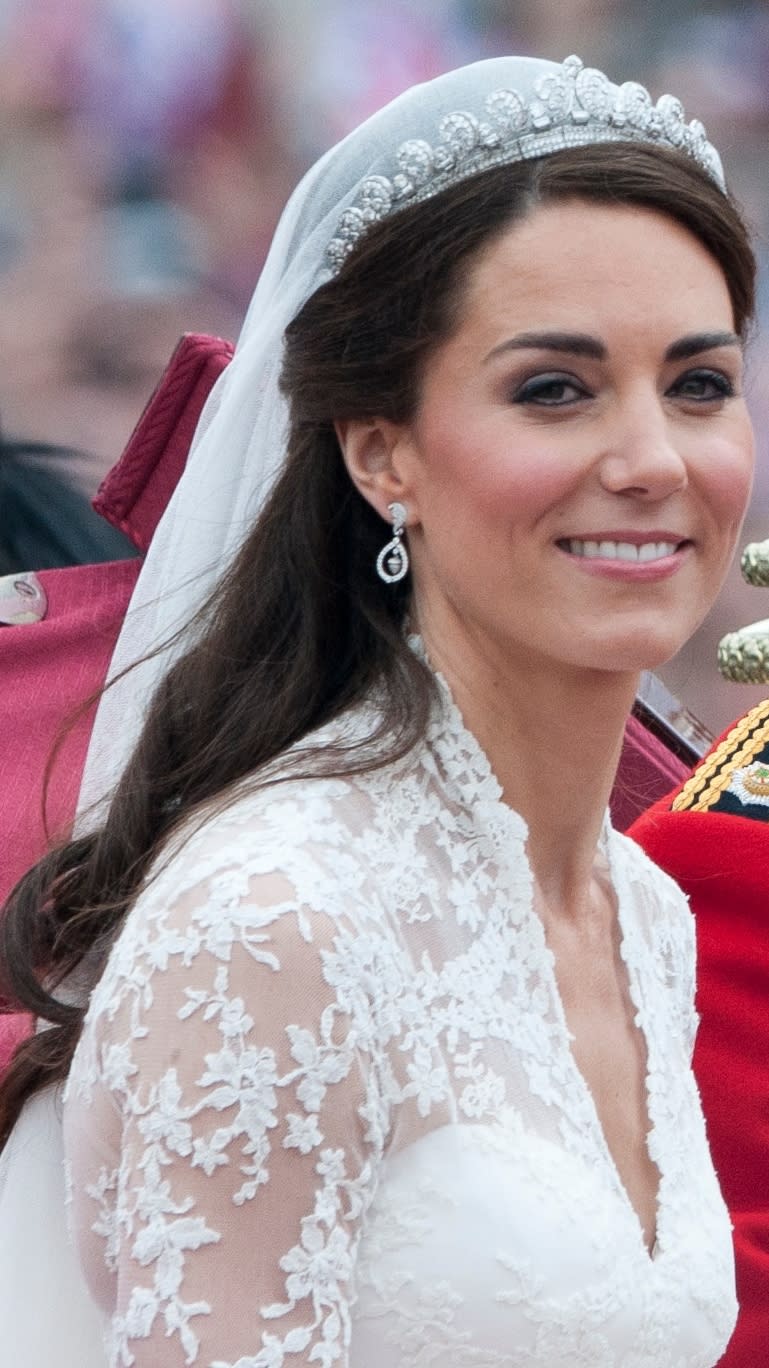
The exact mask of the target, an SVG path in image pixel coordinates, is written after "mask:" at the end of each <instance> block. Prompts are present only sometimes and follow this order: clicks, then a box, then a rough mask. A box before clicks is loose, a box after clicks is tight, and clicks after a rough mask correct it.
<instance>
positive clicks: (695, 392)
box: [670, 368, 737, 404]
mask: <svg viewBox="0 0 769 1368" xmlns="http://www.w3.org/2000/svg"><path fill="white" fill-rule="evenodd" d="M670 392H671V393H672V394H677V395H680V396H681V397H682V398H683V399H694V400H696V402H697V403H706V404H707V403H714V402H716V403H717V402H718V401H719V400H722V399H731V398H732V397H733V396H734V395H735V394H736V392H737V391H736V389H735V385H734V382H733V381H732V380H731V379H730V378H729V376H728V375H725V374H724V372H723V371H717V370H710V369H709V368H700V369H699V370H692V371H687V372H686V374H685V375H682V376H681V377H680V379H678V380H676V382H675V384H674V385H671V387H670Z"/></svg>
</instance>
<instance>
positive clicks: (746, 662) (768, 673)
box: [718, 540, 769, 684]
mask: <svg viewBox="0 0 769 1368" xmlns="http://www.w3.org/2000/svg"><path fill="white" fill-rule="evenodd" d="M740 569H741V571H742V578H743V579H744V580H745V581H746V583H747V584H752V585H754V586H755V588H757V589H766V588H769V540H767V541H762V542H750V543H749V544H748V545H747V546H746V547H745V550H744V551H743V553H742V558H741V560H740ZM718 668H719V671H720V672H721V674H722V675H723V677H724V679H729V680H731V681H732V683H734V684H769V618H765V619H764V620H763V621H762V622H751V623H750V624H749V626H747V627H740V628H739V630H738V631H736V632H727V634H726V636H725V637H722V638H721V640H720V641H719V643H718Z"/></svg>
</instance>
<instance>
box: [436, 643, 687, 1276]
mask: <svg viewBox="0 0 769 1368" xmlns="http://www.w3.org/2000/svg"><path fill="white" fill-rule="evenodd" d="M409 644H410V645H411V647H412V649H413V650H415V652H416V653H417V654H418V655H420V656H421V658H422V659H423V660H425V661H427V655H426V651H425V648H424V643H423V642H422V640H421V638H420V637H415V636H412V637H411V638H410V639H409ZM433 673H434V675H435V679H436V683H437V685H438V689H439V692H440V695H441V697H440V704H441V706H440V710H439V713H438V715H436V714H435V713H434V714H433V719H432V724H431V727H430V733H431V736H430V739H431V741H432V743H433V744H434V745H435V746H436V749H437V751H438V752H439V754H440V755H441V758H442V759H443V760H444V762H446V764H447V773H448V775H449V776H450V777H451V778H452V779H453V780H454V781H455V782H456V780H457V776H458V775H459V774H460V773H462V772H464V773H465V774H467V776H468V780H471V781H472V784H473V789H474V791H473V793H472V794H470V793H468V794H467V795H465V799H466V804H467V805H468V806H469V808H470V810H472V811H474V812H475V815H476V817H478V816H479V815H480V814H479V806H481V807H483V809H484V812H483V818H482V821H483V826H484V827H485V828H486V829H487V830H488V832H489V834H490V835H492V839H493V843H494V845H495V846H496V847H497V848H498V849H499V853H500V857H503V849H504V846H505V845H506V844H507V843H506V841H505V836H507V837H508V838H509V839H510V840H512V842H513V844H514V845H515V846H516V847H518V849H519V850H520V853H521V856H522V858H523V860H524V862H525V878H526V882H527V885H528V912H529V916H530V918H531V922H532V926H533V928H534V933H535V936H536V939H537V942H538V947H539V955H540V959H541V962H542V968H543V981H544V982H545V983H546V984H547V986H548V989H549V997H550V1001H551V1005H552V1011H553V1014H554V1017H555V1020H556V1023H557V1026H558V1031H559V1035H560V1038H561V1045H562V1048H563V1050H564V1052H565V1056H566V1059H567V1063H568V1068H569V1071H570V1074H571V1076H572V1079H573V1082H574V1084H575V1087H576V1088H577V1091H578V1092H579V1094H580V1096H581V1099H582V1102H583V1105H584V1108H585V1113H586V1115H587V1117H588V1118H589V1123H590V1132H591V1137H590V1138H591V1140H592V1145H593V1148H594V1149H595V1150H597V1151H598V1153H599V1154H600V1155H601V1157H602V1159H603V1161H604V1163H605V1164H606V1166H607V1168H608V1171H609V1173H610V1174H611V1177H612V1182H613V1184H614V1187H615V1191H616V1194H617V1196H618V1197H619V1199H620V1200H621V1201H622V1203H623V1205H624V1206H625V1208H626V1210H627V1211H628V1212H629V1214H630V1216H631V1217H632V1220H633V1221H634V1223H635V1227H636V1230H637V1234H638V1240H639V1245H640V1248H641V1249H642V1251H643V1254H644V1256H645V1258H646V1260H647V1261H648V1262H649V1264H653V1263H655V1262H656V1260H657V1259H658V1257H659V1254H660V1251H661V1248H662V1247H663V1245H664V1237H662V1236H661V1228H662V1225H663V1223H664V1208H663V1201H662V1197H663V1188H664V1182H665V1174H664V1165H662V1164H661V1163H660V1162H659V1160H658V1159H655V1158H654V1154H653V1151H658V1150H660V1146H659V1145H658V1144H656V1143H655V1142H656V1140H657V1137H658V1134H659V1128H658V1118H657V1114H656V1107H655V1102H654V1096H653V1093H652V1090H651V1089H650V1087H649V1078H650V1076H651V1075H652V1073H653V1071H654V1069H655V1067H656V1064H657V1060H656V1056H655V1054H654V1045H653V1041H652V1038H651V1034H650V1032H649V1031H648V1029H647V1025H646V1016H645V1012H644V1008H643V1003H642V1001H641V995H640V993H639V983H638V974H639V972H640V971H639V966H638V964H637V962H636V956H635V954H634V942H635V936H634V935H633V933H632V932H631V929H630V927H629V926H628V924H627V921H626V909H627V907H628V904H629V899H628V891H627V889H626V886H625V880H624V877H623V872H622V869H621V862H619V861H617V860H616V859H615V858H614V855H615V843H614V836H615V833H614V831H613V828H612V826H611V821H610V817H609V813H608V811H607V812H606V813H605V814H604V819H603V825H602V829H601V837H600V840H599V846H598V849H599V850H601V851H602V853H603V854H604V855H605V858H606V861H607V865H608V873H609V885H610V888H611V890H612V893H613V896H614V899H615V903H616V916H617V925H618V930H619V938H620V939H619V950H620V957H621V959H622V962H623V964H624V965H625V970H626V977H627V990H628V995H629V999H630V1003H631V1005H632V1007H633V1008H634V1012H635V1020H636V1023H637V1028H638V1030H639V1031H640V1033H641V1038H642V1042H643V1045H644V1048H645V1053H646V1069H645V1071H644V1079H643V1092H644V1103H645V1106H644V1110H645V1115H646V1121H647V1123H648V1128H647V1131H646V1135H645V1139H644V1142H645V1145H646V1150H647V1153H648V1154H649V1158H650V1159H651V1162H652V1164H653V1165H654V1167H655V1169H656V1171H657V1174H658V1181H657V1192H656V1197H655V1219H654V1236H653V1240H652V1243H651V1245H649V1244H647V1241H646V1235H645V1231H644V1226H643V1222H642V1220H641V1217H640V1215H639V1213H638V1211H637V1209H636V1207H635V1205H634V1204H633V1202H632V1200H631V1198H630V1193H629V1192H628V1189H627V1187H626V1186H625V1183H624V1182H623V1180H622V1177H621V1174H620V1171H619V1168H618V1167H617V1162H616V1160H615V1158H614V1155H613V1154H612V1151H611V1148H610V1146H609V1142H608V1140H607V1138H606V1133H605V1131H604V1128H603V1124H602V1122H601V1118H600V1115H599V1112H598V1107H597V1105H596V1101H595V1097H594V1095H593V1092H592V1090H591V1088H590V1086H589V1084H588V1082H587V1080H586V1078H585V1076H584V1074H583V1073H582V1071H581V1069H580V1067H579V1065H578V1063H577V1060H576V1057H575V1055H574V1051H573V1049H572V1045H571V1041H572V1033H571V1031H570V1029H569V1024H568V1021H567V1019H566V1012H565V1009H564V1005H563V999H562V997H561V993H560V989H559V987H558V979H557V975H556V971H555V955H554V953H553V951H552V950H551V948H550V946H549V945H548V943H547V936H546V933H545V927H544V924H543V921H542V918H541V917H540V915H539V913H538V912H537V909H536V906H535V896H534V888H535V884H534V873H533V870H532V867H531V860H530V858H529V851H528V836H529V829H528V825H527V823H526V820H525V818H524V817H522V815H521V814H520V813H519V812H517V811H516V809H515V808H513V807H511V806H510V804H509V803H506V802H505V800H504V797H503V789H502V785H501V784H500V782H499V780H498V779H497V776H496V774H495V773H494V770H493V769H492V766H491V762H490V760H489V758H488V756H487V755H486V752H485V751H484V749H483V747H482V746H481V744H480V742H479V741H478V740H477V738H476V737H475V736H474V734H473V733H472V732H471V731H470V729H469V728H468V727H467V726H466V724H465V721H464V718H463V717H462V714H461V712H460V709H459V707H458V705H457V703H456V702H455V701H454V697H453V695H452V693H451V689H450V687H449V685H448V682H447V680H446V679H445V678H444V676H443V675H442V674H440V673H439V672H437V671H434V672H433ZM457 752H459V753H461V759H462V764H461V765H460V764H458V763H457V760H458V756H457ZM519 876H520V871H519Z"/></svg>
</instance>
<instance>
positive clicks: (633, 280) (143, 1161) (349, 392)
mask: <svg viewBox="0 0 769 1368" xmlns="http://www.w3.org/2000/svg"><path fill="white" fill-rule="evenodd" d="M752 291H753V258H752V254H751V251H750V246H749V243H748V240H747V237H746V233H745V229H744V226H743V224H742V222H741V220H740V218H739V216H738V214H737V212H736V210H735V208H734V206H733V204H732V202H731V200H730V198H729V196H728V194H727V192H726V190H725V188H724V182H723V174H722V171H721V165H720V162H719V159H718V156H717V153H716V152H715V151H714V149H713V148H712V147H711V145H710V144H709V143H708V142H707V140H706V137H705V133H704V130H703V129H702V128H701V126H700V125H698V124H687V123H686V122H685V121H684V118H683V112H682V111H681V109H680V106H679V105H678V103H677V102H676V101H674V100H673V99H671V97H663V98H662V99H661V100H660V101H659V102H658V103H657V104H656V105H653V104H652V103H651V101H650V99H649V97H648V95H647V94H646V92H645V91H644V90H643V89H642V88H641V87H640V86H638V85H635V84H630V83H628V84H626V85H624V86H622V87H617V86H615V85H613V84H611V83H610V82H609V81H608V80H607V79H606V77H604V76H602V75H601V74H600V73H598V72H595V71H590V70H585V69H584V68H583V67H582V64H581V63H580V62H579V61H578V60H577V59H576V58H570V59H568V60H567V61H566V62H565V63H563V64H561V65H558V64H554V63H550V62H544V61H538V60H534V59H530V58H500V59H494V60H491V61H487V62H482V63H478V64H476V65H473V66H470V67H467V68H464V69H462V70H459V71H456V72H451V73H448V74H447V75H445V76H442V77H440V78H438V79H437V80H435V81H433V82H430V83H429V84H427V85H424V86H418V87H415V88H414V89H413V90H411V91H408V92H407V93H406V94H405V95H403V96H401V97H400V98H399V99H398V100H396V101H395V102H394V103H393V104H392V105H390V106H388V107H387V108H386V109H384V110H382V111H381V112H380V113H379V114H377V115H375V116H374V117H373V118H372V119H370V120H369V121H368V122H367V123H365V124H364V125H362V126H361V127H360V128H359V129H357V130H356V131H355V132H354V133H353V134H351V135H350V136H349V137H348V138H347V139H345V140H344V141H343V142H342V143H341V144H340V145H339V146H337V147H336V148H334V149H332V150H331V151H330V152H329V153H328V154H327V155H326V156H325V157H324V158H322V159H321V161H320V162H319V163H318V165H317V166H316V167H315V168H314V169H313V170H312V171H311V172H310V173H309V174H308V176H307V177H306V178H305V180H304V181H303V182H302V184H301V185H300V187H299V188H298V190H297V191H296V192H295V195H294V197H293V198H292V200H291V201H290V202H289V205H288V206H287V208H286V211H285V213H284V215H283V218H282V220H281V224H280V225H279V228H278V231H277V234H276V237H275V241H274V244H273V248H272V251H271V253H270V256H269V259H268V261H267V264H266V266H265V269H264V272H263V274H262V277H261V279H260V282H259V285H258V286H257V290H256V294H255V296H254V300H253V303H252V306H251V310H250V312H249V316H248V319H247V321H246V324H245V328H244V332H243V335H242V339H241V342H240V344H239V348H238V351H237V353H236V357H235V359H234V361H233V363H232V365H231V366H230V367H228V369H227V371H226V372H225V375H224V377H223V379H222V380H221V381H220V383H219V386H218V388H217V390H216V392H215V394H214V396H213V398H212V400H211V402H210V403H209V406H208V408H207V410H206V413H205V414H204V418H203V420H202V423H201V427H200V429H199V431H198V434H197V436H196V440H195V444H194V446H193V451H192V454H191V458H190V462H189V465H188V468H187V472H186V473H185V476H184V478H183V480H182V482H181V484H180V486H179V489H178V491H177V494H176V495H175V497H174V499H173V501H172V504H171V506H170V508H169V512H168V514H167V515H166V518H165V520H164V522H163V523H162V524H161V528H160V530H159V533H158V536H157V538H156V540H155V542H154V543H153V546H152V548H151V550H150V553H149V555H148V558H147V561H146V564H145V566H144V569H143V571H142V575H141V579H140V583H139V587H138V589H137V595H136V598H135V600H134V604H133V606H132V610H131V612H130V614H129V618H128V620H127V623H126V627H125V630H124V632H123V636H122V638H121V641H120V643H119V645H118V649H117V653H116V656H115V659H114V661H113V668H112V675H113V678H114V681H115V682H114V684H113V685H112V687H111V688H110V689H109V690H108V691H107V693H106V695H105V696H104V698H103V700H102V703H101V705H100V711H99V716H98V718H97V723H96V727H95V731H94V738H93V742H92V747H91V752H90V756H89V765H88V769H87V773H86V781H85V787H84V792H83V795H82V801H81V809H82V816H81V820H80V827H79V830H78V832H77V834H76V837H75V838H74V839H73V841H72V842H71V843H69V844H67V845H65V846H64V847H63V848H60V849H58V850H56V851H54V852H52V853H51V854H50V855H49V856H48V857H47V858H46V860H44V861H43V862H42V864H41V865H39V866H38V867H37V868H36V869H35V870H33V871H32V872H31V873H30V874H29V875H28V876H27V878H26V879H25V880H23V881H22V883H21V884H20V885H19V886H18V888H17V889H16V891H15V893H14V895H13V896H12V898H11V900H10V903H9V906H8V908H7V910H6V913H5V915H4V919H3V937H4V948H3V955H4V959H5V962H6V965H7V974H8V977H9V979H10V981H11V985H12V989H13V992H14V995H15V997H16V999H17V1001H18V1002H19V1003H20V1004H23V1005H25V1006H26V1007H27V1008H29V1009H32V1010H34V1011H35V1012H37V1013H38V1015H39V1016H40V1018H41V1019H42V1020H43V1021H45V1022H47V1023H48V1029H46V1030H44V1031H41V1032H39V1033H38V1035H37V1036H36V1037H35V1039H34V1040H33V1041H32V1042H30V1043H28V1044H26V1045H24V1046H22V1047H21V1049H20V1050H19V1052H18V1055H17V1058H16V1061H15V1064H14V1066H13V1068H12V1070H11V1072H10V1075H9V1077H8V1078H7V1080H6V1081H5V1084H4V1086H3V1090H2V1095H1V1096H0V1105H1V1107H2V1111H1V1112H0V1121H1V1123H2V1127H3V1134H4V1135H5V1137H6V1148H5V1152H4V1167H5V1189H4V1195H3V1198H2V1201H3V1203H4V1204H5V1213H3V1215H2V1221H1V1222H0V1232H1V1233H0V1294H2V1295H3V1297H5V1298H6V1299H7V1300H8V1310H7V1312H6V1313H4V1315H3V1325H4V1338H5V1326H6V1324H8V1325H9V1326H12V1327H13V1328H12V1329H11V1330H10V1335H11V1337H12V1338H13V1337H15V1341H14V1342H15V1344H16V1346H17V1355H16V1360H15V1361H18V1362H20V1363H24V1365H25V1368H27V1365H28V1366H29V1368H38V1365H39V1366H40V1368H43V1365H46V1368H48V1365H49V1364H51V1363H54V1362H55V1363H56V1364H57V1365H59V1368H62V1365H64V1366H65V1368H74V1365H75V1364H77V1365H78V1368H83V1365H84V1364H88V1366H89V1368H90V1365H94V1366H95V1368H96V1366H98V1365H106V1364H109V1365H111V1366H112V1368H117V1366H118V1365H121V1366H122V1365H126V1366H127V1365H136V1366H137V1368H172V1366H173V1368H177V1365H182V1364H194V1365H201V1368H202V1365H206V1368H284V1365H285V1368H304V1365H310V1364H316V1363H317V1364H320V1365H328V1368H331V1365H340V1366H344V1368H406V1366H407V1365H409V1366H410V1368H426V1366H427V1365H430V1366H431V1368H433V1366H434V1368H471V1366H472V1368H517V1366H518V1365H521V1366H523V1365H527V1366H528V1365H540V1366H541V1368H545V1366H546V1368H566V1365H568V1366H569V1368H579V1365H582V1368H599V1365H601V1368H604V1366H605V1368H614V1366H615V1365H616V1366H617V1368H620V1365H621V1366H622V1368H709V1366H710V1365H713V1364H715V1363H716V1361H717V1360H718V1359H719V1357H720V1356H721V1354H722V1352H723V1350H724V1348H725V1346H726V1343H727V1341H728V1339H729V1336H730V1333H731V1330H732V1328H733V1325H734V1320H735V1316H736V1304H735V1297H734V1275H733V1259H732V1248H731V1234H730V1226H729V1219H728V1215H727V1213H726V1210H725V1208H724V1206H723V1202H722V1200H721V1196H720V1193H719V1189H718V1183H717V1179H716V1176H715V1174H714V1172H713V1168H712V1164H711V1161H710V1157H709V1154H708V1149H707V1143H706V1138H705V1131H704V1125H703V1119H702V1115H701V1111H700V1106H699V1100H698V1096H697V1091H696V1087H695V1085H694V1081H693V1078H692V1075H691V1070H690V1061H691V1050H692V1044H693V1038H694V1032H695V1028H696V1018H695V1013H694V1005H693V988H694V950H693V944H694V942H693V929H692V923H691V919H690V914H689V912H688V909H687V907H686V904H685V901H684V899H683V898H682V896H681V895H680V894H679V893H678V891H677V889H676V888H675V886H674V885H673V884H672V883H671V882H670V881H669V880H668V879H667V877H666V876H665V875H664V874H662V873H661V871H659V870H657V869H656V868H655V867H654V866H653V865H652V864H651V863H650V862H649V861H648V860H647V859H646V857H645V856H644V855H643V854H642V853H641V852H640V851H639V850H638V849H637V848H636V847H634V846H633V845H632V844H631V843H630V842H629V841H627V840H626V839H625V838H624V837H622V836H620V835H619V834H617V833H615V832H614V831H612V829H611V827H610V824H609V822H608V819H607V816H606V808H607V801H608V796H609V793H610V790H611V786H612V782H613V778H614V774H615V770H616V765H617V760H618V755H619V749H620V743H621V738H622V733H623V726H624V723H625V719H626V717H627V713H628V711H629V708H630V705H631V703H632V700H633V697H634V694H635V690H636V685H637V680H638V674H639V672H640V671H641V670H642V669H645V668H649V667H653V666H655V665H657V664H659V663H660V662H662V661H663V660H665V659H667V658H668V657H669V656H670V655H672V654H673V653H674V652H675V651H676V650H677V649H678V648H679V646H680V645H681V644H682V643H683V642H684V641H685V640H686V639H687V637H688V636H690V635H691V633H692V632H693V631H694V629H695V628H696V626H697V625H698V623H699V622H700V620H701V619H702V617H703V615H704V614H705V612H706V611H707V609H708V607H709V606H710V604H711V603H712V602H713V599H714V598H715V595H716V594H717V592H718V589H719V587H720V585H721V582H722V580H723V577H724V575H725V573H726V569H727V566H728V564H729V560H730V558H731V555H732V551H733V548H734V544H735V540H736V537H737V535H738V531H739V527H740V523H741V519H742V516H743V513H744V510H745V506H746V502H747V498H748V494H749V489H750V481H751V472H752V458H753V448H752V436H751V430H750V423H749V419H748V415H747V411H746V407H745V403H744V399H743V397H742V391H741V377H742V360H743V345H742V343H743V338H744V335H745V331H746V327H747V324H748V321H749V318H750V313H751V308H752V298H753V296H752ZM185 624H186V625H185ZM137 661H141V663H139V664H136V662H137ZM129 666H133V667H134V668H132V669H130V670H129V671H128V673H127V674H126V673H124V671H125V670H126V668H127V667H129ZM43 985H45V986H43ZM90 985H95V986H93V990H92V992H91V993H90V1002H89V1003H88V1004H87V998H88V987H89V986H90ZM65 1080H66V1088H65V1092H64V1100H63V1120H64V1142H63V1143H64V1151H65V1156H64V1160H65V1163H66V1170H67V1173H68V1177H69V1190H70V1196H71V1208H70V1226H71V1230H72V1236H73V1240H74V1250H75V1252H73V1251H72V1250H70V1248H69V1247H68V1245H67V1242H66V1235H65V1232H64V1223H63V1218H62V1215H61V1210H60V1205H61V1204H60V1202H59V1201H58V1200H57V1198H56V1196H55V1186H56V1181H57V1177H56V1175H57V1174H58V1173H59V1171H60V1162H59V1158H58V1155H59V1151H58V1150H57V1144H59V1141H58V1138H57V1135H58V1132H57V1120H56V1116H57V1108H58V1106H59V1093H58V1089H59V1087H60V1086H61V1085H62V1084H64V1082H65ZM46 1126H48V1127H49V1130H48V1131H47V1132H46V1131H45V1127H46ZM35 1146H37V1148H35ZM36 1163H37V1164H39V1165H40V1166H41V1168H42V1167H44V1166H45V1165H46V1164H47V1166H48V1167H47V1169H46V1172H47V1173H48V1177H49V1179H50V1180H51V1184H50V1186H49V1188H48V1189H47V1196H46V1198H45V1201H44V1202H43V1201H42V1199H41V1201H40V1203H39V1204H38V1207H37V1208H36V1206H35V1200H34V1193H35V1190H38V1191H42V1188H38V1189H35V1188H34V1187H33V1184H34V1183H35V1169H34V1165H35V1164H36ZM22 1191H24V1193H25V1197H24V1198H23V1200H22V1198H21V1195H20V1194H21V1193H22ZM52 1194H53V1195H52ZM41 1208H42V1209H41ZM8 1213H10V1215H9V1214H8ZM21 1248H23V1249H24V1250H25V1251H27V1253H28V1254H29V1257H30V1258H31V1259H33V1260H34V1264H33V1268H34V1269H35V1276H34V1277H33V1278H32V1280H31V1282H29V1285H27V1286H25V1284H24V1279H25V1278H27V1279H28V1280H29V1278H30V1273H29V1265H26V1267H25V1266H24V1261H23V1259H20V1258H19V1250H20V1249H21ZM41 1278H43V1279H49V1282H46V1284H45V1285H46V1289H48V1288H49V1286H50V1298H48V1290H47V1291H46V1300H49V1302H50V1304H48V1305H46V1306H44V1307H42V1308H40V1307H38V1306H37V1305H36V1304H35V1284H36V1282H37V1285H38V1286H39V1283H40V1279H41ZM33 1306H34V1307H35V1309H34V1311H33V1309H32V1307H33ZM102 1332H103V1335H104V1340H103V1345H104V1347H102ZM76 1340H77V1345H75V1341H76ZM25 1355H26V1357H25Z"/></svg>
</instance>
